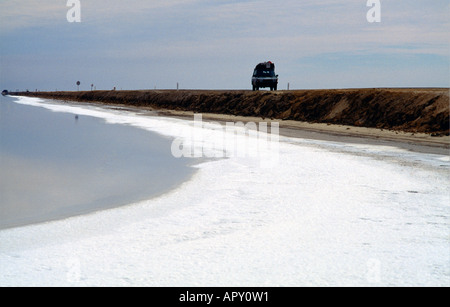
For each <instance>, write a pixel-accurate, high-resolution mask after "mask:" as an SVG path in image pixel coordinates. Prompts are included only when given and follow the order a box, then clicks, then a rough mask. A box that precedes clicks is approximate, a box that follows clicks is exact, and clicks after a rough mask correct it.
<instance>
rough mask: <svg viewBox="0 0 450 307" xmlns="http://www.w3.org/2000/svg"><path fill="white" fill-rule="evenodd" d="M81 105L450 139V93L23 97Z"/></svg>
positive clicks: (51, 94)
mask: <svg viewBox="0 0 450 307" xmlns="http://www.w3.org/2000/svg"><path fill="white" fill-rule="evenodd" d="M20 94H22V95H28V96H37V97H43V98H52V99H59V100H68V101H79V102H97V103H105V104H121V105H129V106H137V107H139V106H145V107H151V108H155V109H168V110H183V111H194V112H198V113H217V114H227V115H240V116H256V117H263V118H276V119H284V120H288V119H289V120H297V121H305V122H320V123H330V124H339V125H351V126H361V127H374V128H382V129H392V130H401V131H406V132H423V133H431V134H434V135H442V134H444V135H448V134H449V89H448V88H436V89H425V88H423V89H421V88H410V89H342V90H299V91H278V92H268V91H261V92H252V91H209V90H179V91H176V90H141V91H86V92H33V93H20Z"/></svg>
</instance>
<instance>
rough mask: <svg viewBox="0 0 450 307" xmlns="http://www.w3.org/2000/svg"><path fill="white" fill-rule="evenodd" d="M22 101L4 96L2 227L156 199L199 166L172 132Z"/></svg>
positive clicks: (0, 122) (0, 108)
mask: <svg viewBox="0 0 450 307" xmlns="http://www.w3.org/2000/svg"><path fill="white" fill-rule="evenodd" d="M15 100H16V101H17V99H16V98H13V97H8V96H7V97H3V96H2V97H1V102H0V157H1V158H0V172H1V176H0V229H2V228H8V227H13V226H19V225H25V224H29V223H36V222H43V221H47V220H52V219H59V218H65V217H68V216H72V215H76V214H82V213H87V212H92V211H95V210H99V209H105V208H111V207H115V206H119V205H125V204H129V203H133V202H136V201H140V200H144V199H149V198H151V197H152V196H155V195H159V194H161V193H163V192H165V191H167V190H169V189H171V188H173V187H176V186H177V185H178V184H180V183H181V182H183V181H185V180H187V179H188V178H189V177H190V176H191V175H192V174H193V172H194V169H193V168H191V167H190V166H189V165H188V160H186V159H175V158H173V157H172V155H171V153H170V144H171V140H170V139H169V138H166V137H162V136H160V135H158V134H156V133H153V132H150V131H145V130H142V129H138V128H135V127H131V126H128V125H119V124H108V123H106V122H105V121H104V120H103V119H100V118H96V117H91V116H86V115H75V114H69V113H60V112H58V113H57V112H52V111H50V110H47V109H44V108H39V107H36V106H29V105H23V104H18V103H16V102H14V101H15Z"/></svg>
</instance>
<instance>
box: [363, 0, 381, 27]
mask: <svg viewBox="0 0 450 307" xmlns="http://www.w3.org/2000/svg"><path fill="white" fill-rule="evenodd" d="M367 6H368V7H370V9H369V11H368V12H367V15H366V19H367V22H370V23H374V22H381V2H380V0H367Z"/></svg>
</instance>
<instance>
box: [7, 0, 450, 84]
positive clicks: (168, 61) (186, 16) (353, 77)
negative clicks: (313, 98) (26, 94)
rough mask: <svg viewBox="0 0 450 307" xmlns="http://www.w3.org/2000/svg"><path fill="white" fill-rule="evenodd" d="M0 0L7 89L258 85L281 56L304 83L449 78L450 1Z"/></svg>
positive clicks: (284, 75)
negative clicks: (373, 13)
mask: <svg viewBox="0 0 450 307" xmlns="http://www.w3.org/2000/svg"><path fill="white" fill-rule="evenodd" d="M380 2H381V22H379V23H369V22H368V21H367V18H366V14H367V12H368V11H369V9H370V7H368V6H367V0H277V1H274V0H270V1H269V0H254V1H249V0H247V1H245V0H149V1H140V0H127V1H123V0H108V1H100V0H80V8H81V10H80V13H81V22H73V23H70V22H68V20H67V16H66V15H67V12H68V11H69V9H70V7H68V6H67V0H39V1H37V0H0V52H1V53H0V54H1V59H0V87H1V89H9V90H15V89H21V90H23V89H29V90H35V89H40V90H55V89H58V90H76V81H77V80H79V81H81V86H80V89H82V90H88V89H90V85H91V84H94V85H95V86H96V88H97V89H112V88H113V87H114V86H115V87H117V89H153V88H155V87H156V88H158V89H165V88H167V89H171V88H176V84H177V82H178V83H179V84H180V88H187V89H250V88H251V83H250V80H251V75H252V72H253V68H254V67H255V65H256V64H258V63H259V62H262V61H267V60H271V61H273V62H274V63H275V65H276V71H277V73H278V74H279V76H280V85H279V89H286V87H287V83H288V82H289V83H290V87H291V89H292V88H296V89H304V88H305V89H308V88H355V87H448V86H449V85H450V84H449V80H450V72H449V63H450V61H449V54H450V47H449V46H450V41H449V40H450V35H449V34H450V33H449V29H450V13H449V12H450V8H449V3H450V2H449V1H448V0H432V1H430V0H380Z"/></svg>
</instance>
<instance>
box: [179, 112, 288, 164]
mask: <svg viewBox="0 0 450 307" xmlns="http://www.w3.org/2000/svg"><path fill="white" fill-rule="evenodd" d="M186 136H187V137H184V138H183V137H178V138H176V139H175V140H174V141H173V142H172V146H171V152H172V155H173V156H174V157H176V158H181V157H185V158H205V157H206V158H229V157H237V158H247V157H250V158H257V159H259V162H260V166H261V167H274V166H276V165H277V163H278V162H279V123H278V122H271V123H270V131H269V126H268V123H267V122H259V123H255V122H247V123H243V122H227V123H225V125H222V124H220V123H218V122H210V121H209V122H206V123H204V122H203V118H202V115H201V114H196V115H194V123H193V125H191V126H190V130H189V131H188V133H186Z"/></svg>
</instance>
